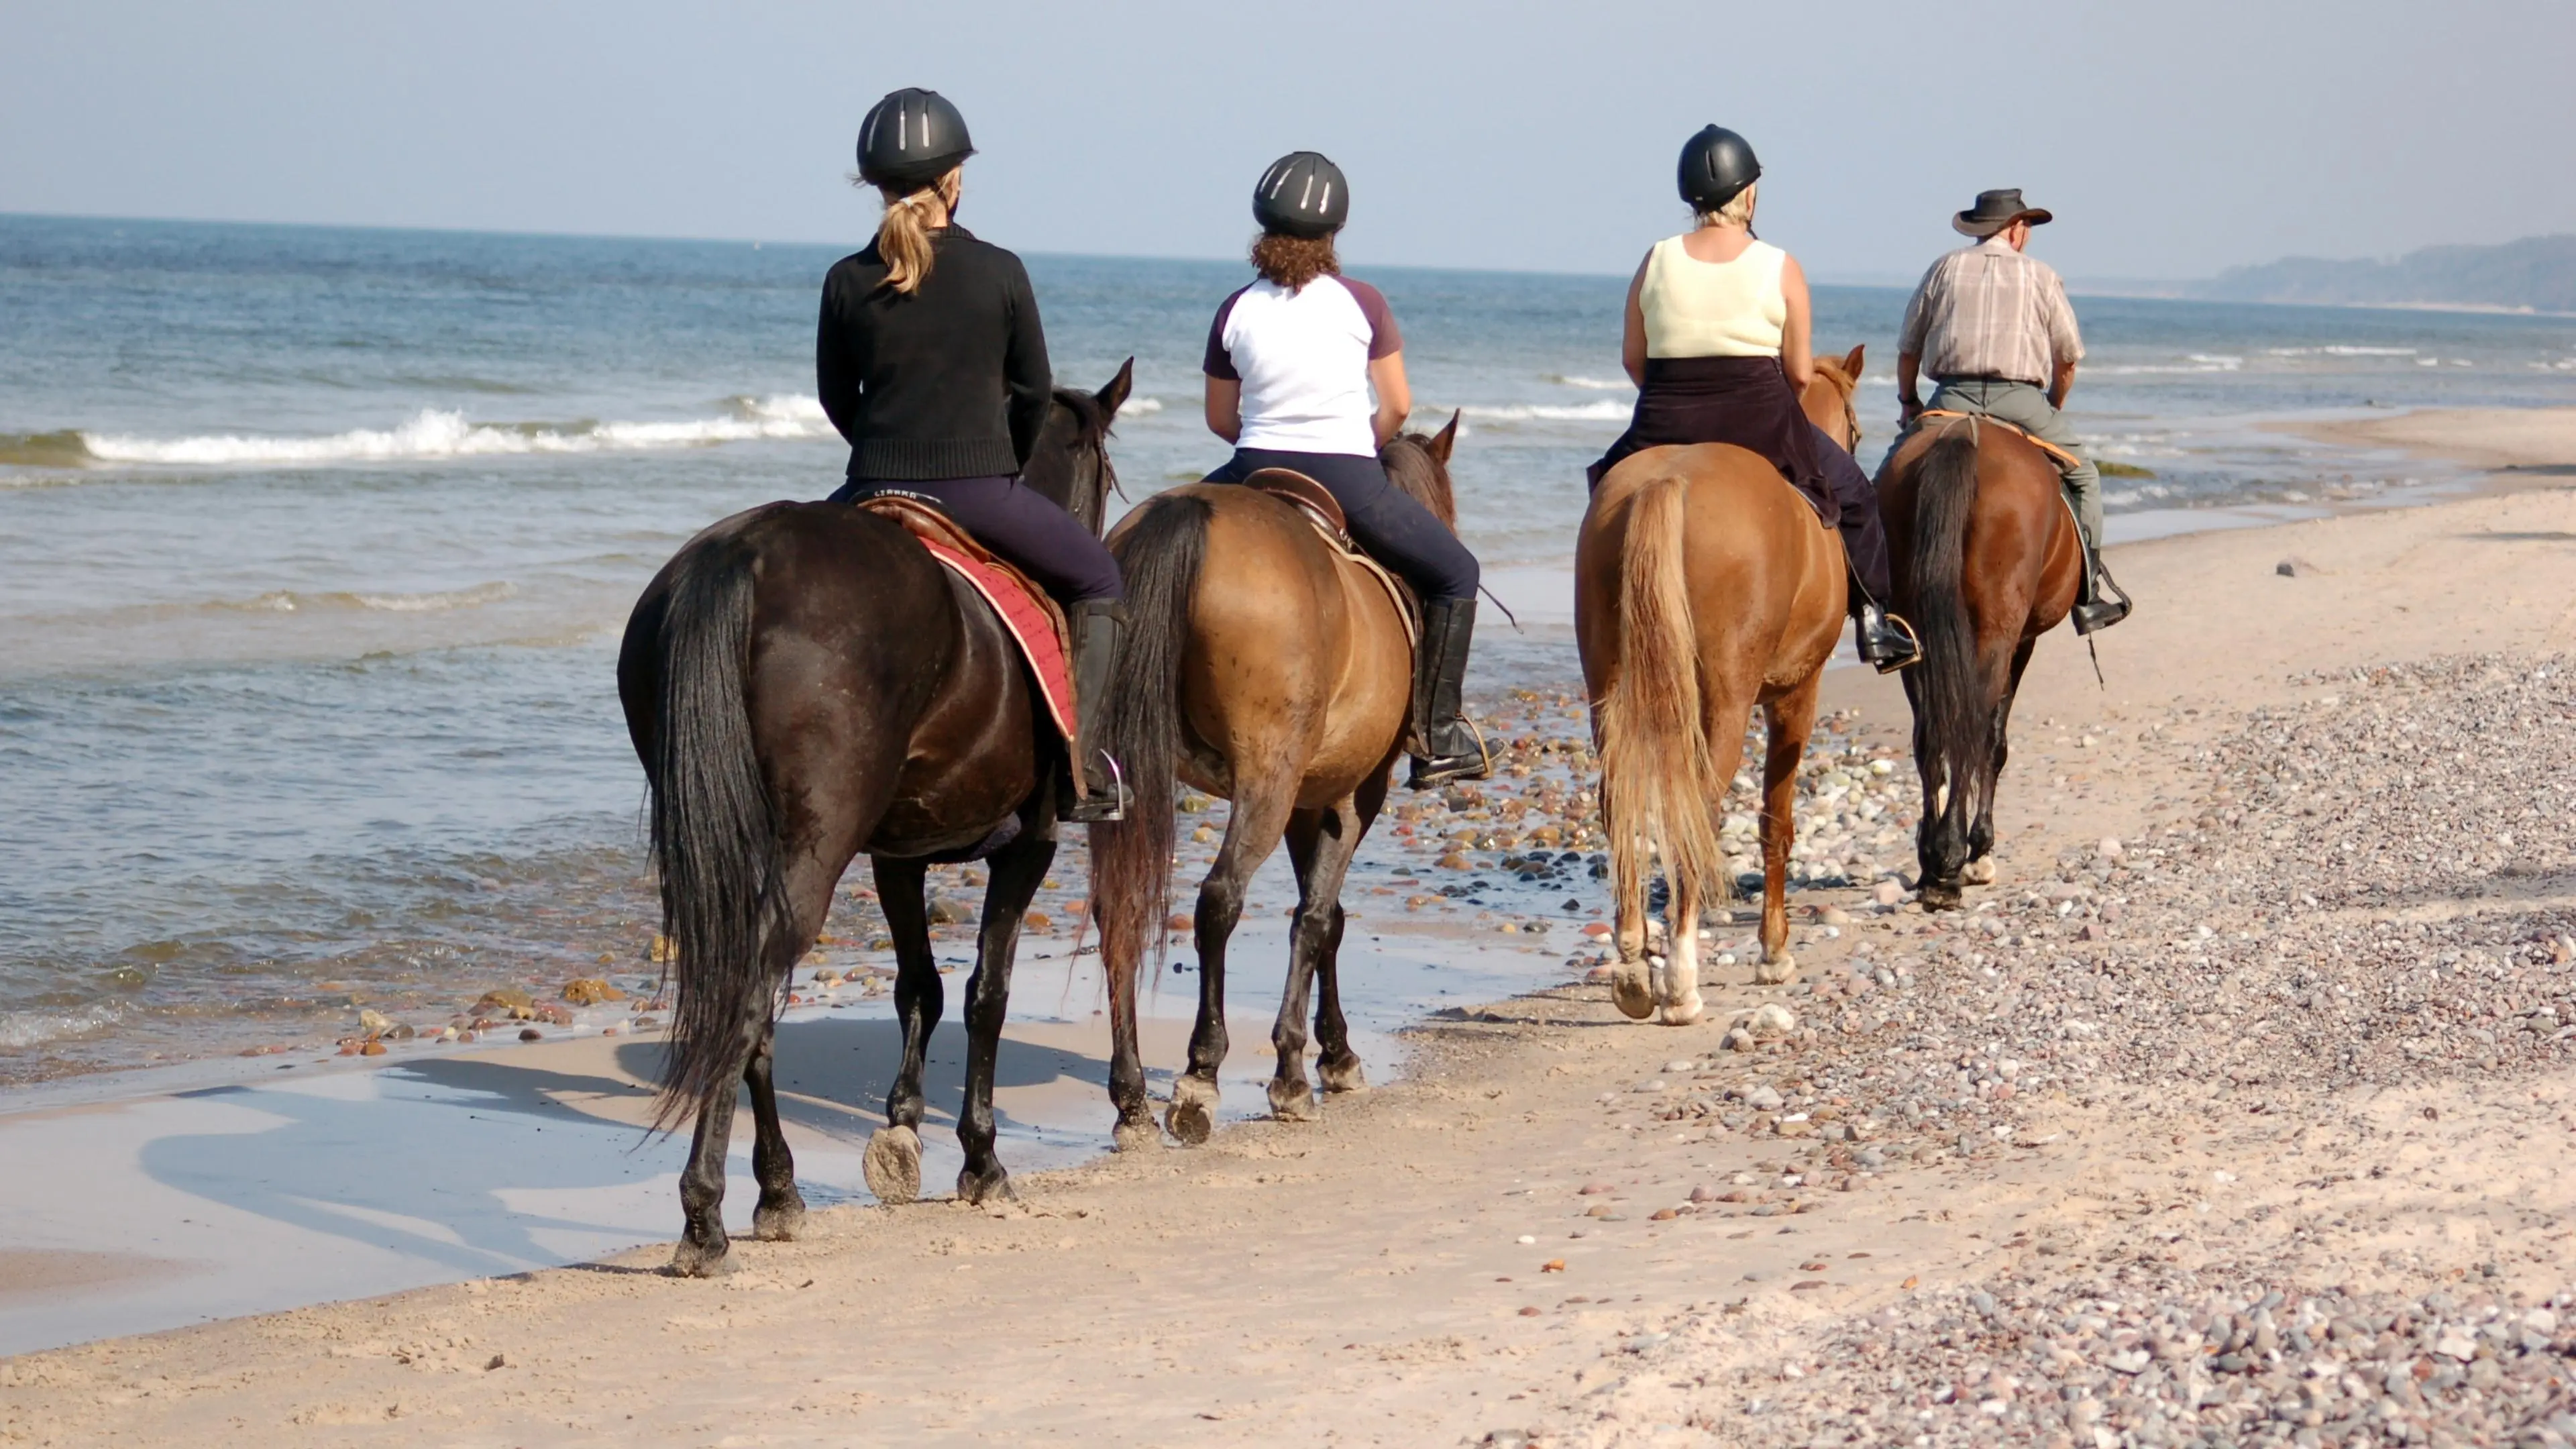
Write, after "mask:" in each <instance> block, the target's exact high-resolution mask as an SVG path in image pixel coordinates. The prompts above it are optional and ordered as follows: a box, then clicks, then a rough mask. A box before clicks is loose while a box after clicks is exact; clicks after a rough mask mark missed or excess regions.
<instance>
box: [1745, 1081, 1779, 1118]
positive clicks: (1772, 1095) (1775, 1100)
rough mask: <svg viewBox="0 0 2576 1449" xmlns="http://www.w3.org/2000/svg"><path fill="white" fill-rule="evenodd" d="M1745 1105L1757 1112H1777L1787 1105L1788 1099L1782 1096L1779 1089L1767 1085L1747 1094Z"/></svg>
mask: <svg viewBox="0 0 2576 1449" xmlns="http://www.w3.org/2000/svg"><path fill="white" fill-rule="evenodd" d="M1744 1105H1746V1106H1748V1107H1750V1108H1752V1109H1753V1110H1754V1111H1756V1112H1777V1111H1779V1110H1780V1109H1781V1108H1782V1107H1783V1106H1785V1105H1787V1099H1785V1098H1783V1097H1782V1096H1781V1095H1780V1092H1779V1089H1777V1088H1775V1087H1771V1086H1767V1085H1765V1086H1760V1087H1756V1088H1754V1089H1753V1090H1752V1091H1750V1092H1747V1093H1745V1094H1744Z"/></svg>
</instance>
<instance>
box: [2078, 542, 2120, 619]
mask: <svg viewBox="0 0 2576 1449" xmlns="http://www.w3.org/2000/svg"><path fill="white" fill-rule="evenodd" d="M2079 541H2080V540H2079ZM2083 547H2084V578H2083V581H2082V583H2081V585H2080V586H2079V587H2078V588H2077V589H2076V591H2075V609H2074V612H2073V614H2072V616H2071V617H2073V619H2074V620H2075V632H2076V633H2078V634H2090V633H2092V632H2093V631H2094V630H2096V629H2108V628H2110V627H2111V626H2112V625H2114V624H2117V623H2119V622H2120V621H2121V620H2122V619H2125V618H2127V617H2129V595H2128V593H2127V591H2126V590H2124V589H2122V588H2121V587H2120V586H2119V585H2118V584H2116V583H2113V582H2112V581H2111V571H2110V570H2109V569H2106V568H2104V567H2102V555H2101V554H2100V553H2098V552H2096V551H2095V550H2094V548H2093V546H2092V545H2091V544H2089V543H2088V544H2084V546H2083ZM2106 593H2107V594H2108V595H2109V597H2107V598H2106V597H2104V595H2105V594H2106Z"/></svg>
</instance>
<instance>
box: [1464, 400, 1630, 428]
mask: <svg viewBox="0 0 2576 1449" xmlns="http://www.w3.org/2000/svg"><path fill="white" fill-rule="evenodd" d="M1459 411H1460V412H1463V413H1465V414H1466V415H1467V416H1469V417H1471V418H1483V419H1485V420H1487V421H1489V422H1501V423H1510V422H1550V423H1617V422H1625V421H1627V419H1628V414H1629V412H1630V411H1631V409H1630V406H1629V405H1628V404H1627V403H1623V402H1614V401H1611V400H1609V399H1607V398H1605V399H1603V400H1602V401H1600V402H1595V403H1507V404H1503V405H1500V406H1496V407H1483V406H1479V405H1477V404H1474V403H1469V404H1468V405H1467V406H1465V407H1463V408H1460V409H1459Z"/></svg>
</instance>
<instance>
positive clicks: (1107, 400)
mask: <svg viewBox="0 0 2576 1449" xmlns="http://www.w3.org/2000/svg"><path fill="white" fill-rule="evenodd" d="M1135 385H1136V359H1134V358H1132V357H1131V358H1128V359H1127V360H1126V361H1125V362H1122V363H1120V364H1118V375H1117V376H1116V377H1113V378H1111V379H1109V385H1108V386H1107V387H1104V388H1102V389H1101V390H1100V391H1098V392H1096V393H1094V394H1092V397H1093V398H1094V399H1095V400H1096V401H1098V402H1099V404H1100V420H1101V421H1102V422H1107V421H1109V420H1110V419H1111V418H1114V417H1116V416H1118V409H1119V408H1120V407H1122V406H1124V405H1125V404H1126V401H1127V394H1128V392H1129V391H1130V390H1132V389H1133V388H1134V387H1135Z"/></svg>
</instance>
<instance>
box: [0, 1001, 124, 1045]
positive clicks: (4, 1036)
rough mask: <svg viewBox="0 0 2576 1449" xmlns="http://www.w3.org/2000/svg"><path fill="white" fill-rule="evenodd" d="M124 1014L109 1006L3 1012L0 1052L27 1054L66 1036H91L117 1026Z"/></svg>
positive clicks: (0, 1029)
mask: <svg viewBox="0 0 2576 1449" xmlns="http://www.w3.org/2000/svg"><path fill="white" fill-rule="evenodd" d="M120 1015H122V1013H120V1012H118V1011H117V1010H116V1009H115V1008H113V1007H109V1006H84V1007H80V1008H78V1009H77V1010H73V1011H0V1051H24V1050H26V1049H27V1048H29V1047H36V1046H43V1045H44V1044H45V1043H47V1042H51V1041H61V1040H63V1039H65V1038H67V1037H77V1036H89V1035H92V1034H93V1033H96V1032H100V1031H104V1030H106V1029H107V1028H108V1027H111V1026H114V1025H115V1024H116V1020H117V1018H118V1017H119V1016H120Z"/></svg>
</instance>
